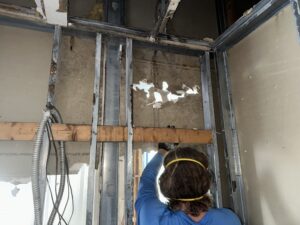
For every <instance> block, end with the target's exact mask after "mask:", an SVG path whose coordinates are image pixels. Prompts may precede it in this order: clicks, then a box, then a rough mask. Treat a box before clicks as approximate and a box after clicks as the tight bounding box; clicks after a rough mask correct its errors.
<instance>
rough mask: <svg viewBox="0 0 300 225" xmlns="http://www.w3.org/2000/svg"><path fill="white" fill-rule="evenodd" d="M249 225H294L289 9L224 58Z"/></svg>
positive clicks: (295, 139) (297, 109) (294, 102)
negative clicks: (227, 64) (227, 66)
mask: <svg viewBox="0 0 300 225" xmlns="http://www.w3.org/2000/svg"><path fill="white" fill-rule="evenodd" d="M228 54H229V55H228V56H229V74H230V77H231V83H232V94H233V102H234V108H235V113H236V122H237V130H238V139H239V146H240V153H241V160H242V170H243V176H244V181H245V187H246V199H247V207H248V211H249V224H251V225H261V224H264V225H282V224H289V225H297V224H299V223H300V217H299V212H298V211H299V208H300V196H299V194H298V193H299V188H300V173H299V170H300V163H299V161H300V151H299V149H300V142H299V140H300V132H299V127H300V120H299V115H300V101H299V97H300V88H299V87H300V76H299V74H300V43H299V39H298V34H297V30H296V24H295V18H294V16H293V11H292V8H291V7H290V6H288V7H286V8H284V9H283V10H282V11H281V12H279V13H278V15H276V16H274V17H272V18H271V19H270V20H269V21H267V22H266V23H265V24H263V25H262V26H261V27H259V28H258V29H257V30H256V31H254V32H252V33H251V34H250V35H249V36H247V37H246V38H245V39H243V40H242V41H241V42H240V43H238V44H237V45H236V46H234V47H233V48H232V49H230V50H229V52H228Z"/></svg>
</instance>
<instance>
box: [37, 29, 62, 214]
mask: <svg viewBox="0 0 300 225" xmlns="http://www.w3.org/2000/svg"><path fill="white" fill-rule="evenodd" d="M61 39H62V30H61V27H60V26H55V28H54V33H53V43H52V55H51V64H50V74H49V81H48V94H47V107H50V106H53V105H54V94H55V85H56V81H57V76H58V69H59V65H60V47H61ZM48 147H49V141H48V136H47V132H46V130H45V134H44V139H43V151H41V155H40V168H41V172H40V177H39V183H40V187H41V188H40V196H41V205H42V212H43V208H44V201H45V193H46V184H47V182H46V178H47V160H48V151H47V150H48Z"/></svg>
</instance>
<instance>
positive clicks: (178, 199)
mask: <svg viewBox="0 0 300 225" xmlns="http://www.w3.org/2000/svg"><path fill="white" fill-rule="evenodd" d="M202 198H204V195H202V196H201V197H198V198H176V199H174V200H177V201H182V202H194V201H198V200H201V199H202Z"/></svg>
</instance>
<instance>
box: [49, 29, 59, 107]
mask: <svg viewBox="0 0 300 225" xmlns="http://www.w3.org/2000/svg"><path fill="white" fill-rule="evenodd" d="M61 33H62V31H61V27H60V26H55V29H54V35H53V44H52V56H51V65H50V76H49V82H48V96H47V106H51V105H53V102H54V92H55V84H56V80H57V76H58V68H59V64H60V46H61Z"/></svg>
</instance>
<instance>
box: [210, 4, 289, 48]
mask: <svg viewBox="0 0 300 225" xmlns="http://www.w3.org/2000/svg"><path fill="white" fill-rule="evenodd" d="M289 3H290V0H262V1H260V2H259V3H257V4H256V5H255V6H253V8H252V9H250V10H248V12H246V13H245V14H244V16H242V17H241V18H240V19H238V20H237V21H236V22H235V23H234V24H233V25H232V26H230V27H229V28H228V29H227V30H226V31H225V32H224V33H223V34H222V35H221V36H219V37H218V38H217V39H216V41H215V42H214V44H213V49H214V50H218V51H221V50H226V49H228V48H230V47H232V46H233V45H234V44H236V43H237V42H239V41H240V40H242V39H243V38H244V37H246V36H247V35H248V34H249V33H251V32H252V31H254V30H255V29H256V28H257V27H259V26H260V25H261V24H262V23H264V22H265V21H266V20H268V19H269V18H271V17H272V16H273V15H275V14H276V13H277V12H278V11H279V10H280V9H282V8H283V7H285V6H287V5H288V4H289Z"/></svg>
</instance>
